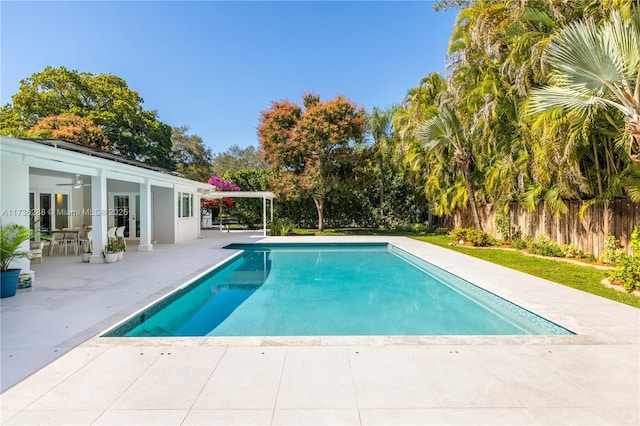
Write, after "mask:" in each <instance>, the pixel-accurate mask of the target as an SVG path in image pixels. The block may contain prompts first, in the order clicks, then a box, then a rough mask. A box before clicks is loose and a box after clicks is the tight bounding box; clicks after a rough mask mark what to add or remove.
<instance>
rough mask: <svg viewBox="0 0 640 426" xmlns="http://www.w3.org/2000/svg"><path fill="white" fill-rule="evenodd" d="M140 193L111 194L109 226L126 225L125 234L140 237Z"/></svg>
mask: <svg viewBox="0 0 640 426" xmlns="http://www.w3.org/2000/svg"><path fill="white" fill-rule="evenodd" d="M139 218H140V194H138V193H133V192H118V193H110V194H109V226H124V227H125V228H124V236H125V237H127V238H133V239H135V238H140V219H139Z"/></svg>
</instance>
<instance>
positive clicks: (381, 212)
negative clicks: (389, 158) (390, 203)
mask: <svg viewBox="0 0 640 426" xmlns="http://www.w3.org/2000/svg"><path fill="white" fill-rule="evenodd" d="M379 167H380V219H381V220H383V222H384V207H383V206H384V172H383V171H382V167H383V164H382V159H380V164H379Z"/></svg>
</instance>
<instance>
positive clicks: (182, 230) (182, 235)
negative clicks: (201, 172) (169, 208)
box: [173, 185, 200, 243]
mask: <svg viewBox="0 0 640 426" xmlns="http://www.w3.org/2000/svg"><path fill="white" fill-rule="evenodd" d="M179 192H183V193H189V194H192V195H193V217H189V218H186V217H178V212H177V211H176V213H175V216H174V217H175V220H176V243H181V242H183V241H189V240H196V239H198V237H199V236H200V201H199V198H198V193H197V191H196V190H195V189H194V188H192V187H188V186H182V185H176V187H175V192H174V196H173V199H174V200H175V202H174V205H175V208H176V210H177V208H178V193H179Z"/></svg>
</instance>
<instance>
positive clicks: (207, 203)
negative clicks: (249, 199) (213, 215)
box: [200, 175, 240, 212]
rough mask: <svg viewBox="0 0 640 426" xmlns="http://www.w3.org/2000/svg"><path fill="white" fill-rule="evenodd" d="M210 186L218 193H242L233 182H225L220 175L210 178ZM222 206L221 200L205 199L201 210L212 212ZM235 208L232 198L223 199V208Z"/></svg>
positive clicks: (201, 202)
mask: <svg viewBox="0 0 640 426" xmlns="http://www.w3.org/2000/svg"><path fill="white" fill-rule="evenodd" d="M208 183H209V185H212V186H213V187H214V188H215V190H216V191H240V187H239V186H238V185H236V184H235V183H233V182H231V181H226V180H223V179H222V178H221V177H220V175H215V176H212V177H211V178H209V181H208ZM219 206H220V200H219V199H204V200H202V201H200V209H201V210H203V211H209V212H210V211H212V210H213V209H214V208H218V207H219ZM224 206H227V207H233V200H232V199H231V198H223V199H222V207H224Z"/></svg>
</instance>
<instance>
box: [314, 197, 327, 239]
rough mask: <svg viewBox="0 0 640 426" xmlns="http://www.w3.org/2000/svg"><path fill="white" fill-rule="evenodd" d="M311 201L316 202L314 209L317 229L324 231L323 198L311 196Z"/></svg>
mask: <svg viewBox="0 0 640 426" xmlns="http://www.w3.org/2000/svg"><path fill="white" fill-rule="evenodd" d="M313 202H314V203H316V210H318V231H319V232H322V231H324V199H322V198H318V197H315V196H314V197H313Z"/></svg>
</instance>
